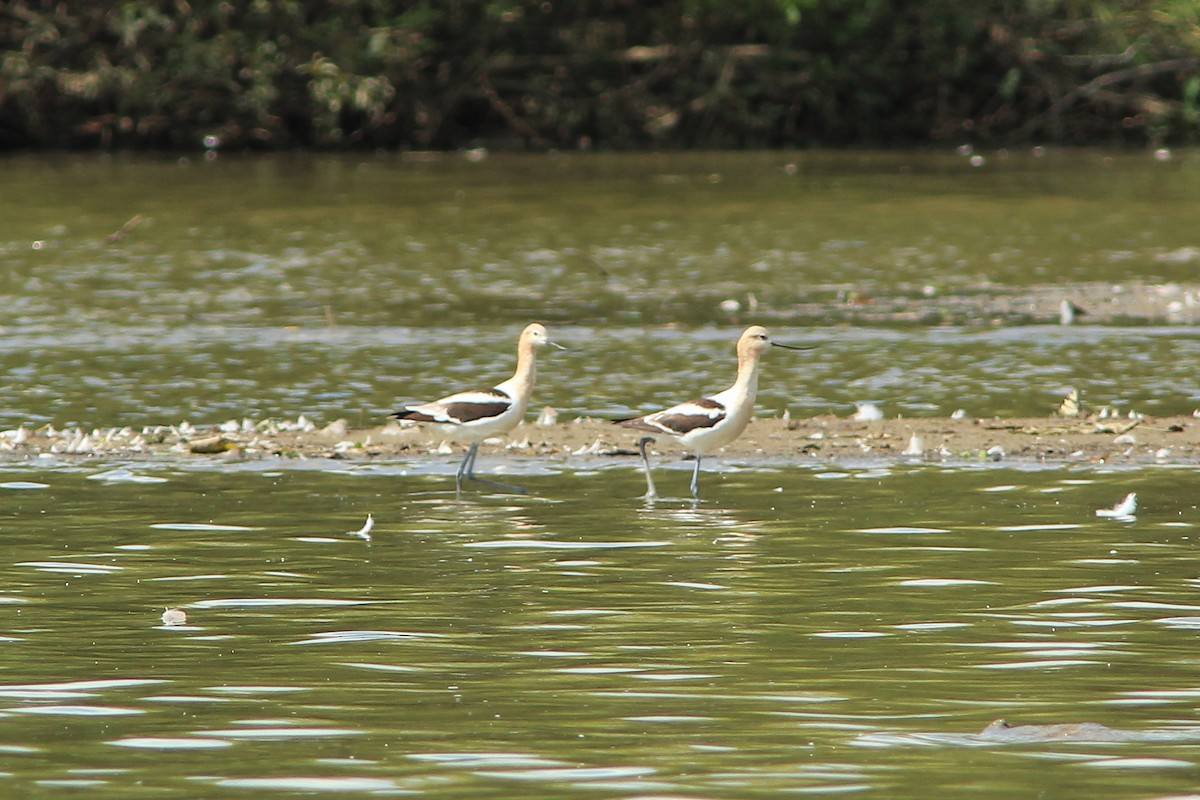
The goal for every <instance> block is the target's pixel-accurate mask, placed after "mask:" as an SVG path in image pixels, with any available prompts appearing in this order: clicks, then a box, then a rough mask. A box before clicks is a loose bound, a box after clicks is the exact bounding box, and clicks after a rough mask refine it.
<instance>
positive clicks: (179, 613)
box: [162, 608, 187, 628]
mask: <svg viewBox="0 0 1200 800" xmlns="http://www.w3.org/2000/svg"><path fill="white" fill-rule="evenodd" d="M162 624H163V625H165V626H167V627H168V628H173V627H175V626H176V625H186V624H187V614H185V613H184V611H183V609H182V608H168V609H167V610H166V611H164V612H163V613H162Z"/></svg>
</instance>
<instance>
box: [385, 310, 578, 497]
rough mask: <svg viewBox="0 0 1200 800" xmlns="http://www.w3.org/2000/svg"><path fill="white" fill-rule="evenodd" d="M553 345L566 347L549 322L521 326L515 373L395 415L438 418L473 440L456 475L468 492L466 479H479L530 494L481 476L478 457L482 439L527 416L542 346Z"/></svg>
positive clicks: (459, 486)
mask: <svg viewBox="0 0 1200 800" xmlns="http://www.w3.org/2000/svg"><path fill="white" fill-rule="evenodd" d="M547 345H549V346H550V347H557V348H558V349H560V350H565V349H566V348H565V347H563V346H562V345H560V344H556V343H554V342H552V341H550V336H549V334H548V333H547V332H546V326H544V325H542V324H541V323H539V322H531V323H530V324H528V325H526V326H525V330H523V331H521V336H520V338H519V339H518V340H517V369H516V372H514V373H513V376H512V377H511V378H509V379H508V380H506V381H504V382H503V383H498V384H496V386H494V387H493V388H491V389H476V390H472V391H465V392H457V393H455V394H452V395H447V396H446V397H443V398H441V399H440V400H434V401H432V402H429V403H421V404H419V405H410V406H404V407H403V408H402V409H401V410H400V411H396V412H394V413H392V414H389V415H388V416H389V418H391V419H396V420H408V421H410V422H432V423H436V424H437V425H438V427H439V428H440V429H441V430H443V431H444V432H446V433H447V434H448V435H449V436H450V437H451V438H453V439H457V440H459V441H464V442H469V443H470V447H469V448H468V450H467V454H466V456H465V457H464V458H463V460H462V463H460V464H459V465H458V472H456V473H455V475H454V486H455V490H456V491H457V492H458V493H461V492H462V487H463V481H464V480H469V481H475V482H476V483H482V484H485V485H487V486H492V487H495V488H497V489H503V490H505V491H509V492H516V493H518V494H525V490H524V489H522V488H520V487H519V486H509V485H508V484H504V483H497V482H496V481H489V480H484V479H483V478H479V477H477V476H476V475H475V456H476V453H477V452H478V450H479V443H480V442H482V441H483V440H484V439H487V438H488V437H491V436H498V435H500V434H503V433H508V432H509V431H511V430H512V429H513V428H515V427H516V426H517V423H518V422H520V421H521V419H522V418H523V417H524V416H525V409H526V408H528V406H529V398H530V396H531V395H532V394H533V386H534V383H535V380H536V377H537V368H536V355H537V351H538V350H539V349H541V348H543V347H546V346H547Z"/></svg>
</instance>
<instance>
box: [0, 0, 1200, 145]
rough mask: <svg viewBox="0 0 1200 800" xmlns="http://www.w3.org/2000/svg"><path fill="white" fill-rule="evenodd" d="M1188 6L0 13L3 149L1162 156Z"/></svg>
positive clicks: (428, 4) (1186, 79)
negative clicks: (991, 148) (872, 150)
mask: <svg viewBox="0 0 1200 800" xmlns="http://www.w3.org/2000/svg"><path fill="white" fill-rule="evenodd" d="M1198 133H1200V3H1197V2H1195V0H1159V2H1153V1H1152V0H1091V1H1090V2H1088V1H1085V0H971V1H969V2H964V0H908V1H907V2H906V1H905V0H892V2H885V1H884V0H853V1H851V0H676V1H675V2H661V1H659V2H655V0H571V1H570V2H568V1H567V0H420V1H418V2H389V1H388V0H326V1H325V2H298V1H297V0H229V2H209V1H208V0H204V1H203V2H202V1H201V0H194V1H193V2H189V1H188V0H126V1H125V2H110V1H108V0H94V1H93V2H71V3H68V2H65V1H60V2H53V1H52V0H8V2H5V3H0V148H3V149H13V148H182V149H197V148H201V147H205V146H206V144H205V142H206V141H207V146H220V147H223V148H260V149H280V148H323V149H331V148H376V147H382V148H420V149H425V148H437V149H441V148H460V147H472V146H477V145H482V146H487V147H492V148H506V149H534V150H544V149H550V148H562V149H576V148H589V147H591V148H604V149H627V148H693V147H695V148H701V147H702V148H741V147H791V146H815V145H819V146H889V145H913V144H922V143H937V142H951V143H959V142H963V141H972V142H976V143H991V144H1009V143H1019V142H1058V143H1069V144H1135V145H1157V144H1162V143H1171V142H1186V141H1195V140H1196V139H1197V138H1200V137H1198V136H1197V134H1198Z"/></svg>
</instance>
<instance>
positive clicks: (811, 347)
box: [771, 342, 817, 350]
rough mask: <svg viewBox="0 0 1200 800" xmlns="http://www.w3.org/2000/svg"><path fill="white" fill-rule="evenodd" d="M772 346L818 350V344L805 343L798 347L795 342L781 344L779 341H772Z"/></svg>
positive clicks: (787, 348)
mask: <svg viewBox="0 0 1200 800" xmlns="http://www.w3.org/2000/svg"><path fill="white" fill-rule="evenodd" d="M771 346H772V347H782V348H783V349H784V350H816V349H817V346H816V345H815V344H810V345H805V346H804V347H797V346H796V345H794V344H780V343H779V342H771Z"/></svg>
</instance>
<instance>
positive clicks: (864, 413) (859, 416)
mask: <svg viewBox="0 0 1200 800" xmlns="http://www.w3.org/2000/svg"><path fill="white" fill-rule="evenodd" d="M855 405H857V406H858V410H857V411H855V412H854V417H853V419H855V420H857V421H858V422H874V421H876V420H881V419H883V412H882V411H880V410H879V406H877V405H875V404H874V403H855Z"/></svg>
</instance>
